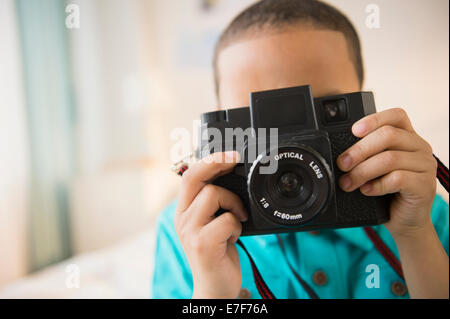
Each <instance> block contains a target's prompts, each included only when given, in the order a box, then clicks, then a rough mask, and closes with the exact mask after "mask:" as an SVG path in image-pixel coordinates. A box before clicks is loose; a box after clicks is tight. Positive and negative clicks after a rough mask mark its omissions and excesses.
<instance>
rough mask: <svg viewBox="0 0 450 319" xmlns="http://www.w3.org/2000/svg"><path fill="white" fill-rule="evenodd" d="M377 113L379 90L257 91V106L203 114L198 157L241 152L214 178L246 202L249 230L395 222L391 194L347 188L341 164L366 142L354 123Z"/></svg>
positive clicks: (246, 230)
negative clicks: (348, 152)
mask: <svg viewBox="0 0 450 319" xmlns="http://www.w3.org/2000/svg"><path fill="white" fill-rule="evenodd" d="M375 112H376V109H375V102H374V98H373V94H372V93H371V92H355V93H349V94H341V95H335V96H327V97H318V98H314V99H313V97H312V93H311V88H310V86H308V85H307V86H298V87H291V88H283V89H276V90H268V91H261V92H253V93H251V94H250V107H241V108H235V109H228V110H220V111H215V112H208V113H203V114H202V116H201V126H200V149H199V151H200V153H199V154H198V156H199V157H204V156H207V155H209V154H211V153H214V152H222V151H229V150H236V151H238V152H239V153H240V155H241V161H240V162H239V163H238V164H237V165H236V167H235V169H234V170H233V171H232V172H231V173H229V174H226V175H223V176H220V177H218V178H217V179H215V180H214V181H213V182H212V183H213V184H215V185H218V186H221V187H224V188H227V189H229V190H230V191H232V192H233V193H235V194H237V195H238V196H239V197H240V198H241V200H242V202H243V203H244V206H245V207H246V209H247V211H248V213H249V218H248V221H246V222H244V223H243V229H242V235H243V236H245V235H262V234H272V233H282V232H294V231H312V230H318V229H330V228H344V227H361V226H369V225H378V224H381V223H384V222H386V221H388V220H389V210H388V207H389V202H390V198H391V196H389V195H386V196H379V197H368V196H364V195H363V194H361V192H360V191H359V189H357V190H355V191H353V192H344V191H342V190H341V189H340V187H339V186H338V183H337V181H338V180H339V177H340V176H341V175H343V172H342V171H340V170H339V168H338V167H337V165H336V159H337V157H338V156H339V155H340V154H341V153H342V152H344V151H345V150H346V149H347V148H349V147H350V146H351V145H353V144H354V143H356V142H357V140H358V139H357V138H356V137H355V136H354V135H353V134H352V132H351V127H352V125H353V123H355V122H356V121H358V120H359V119H361V118H363V117H365V116H366V115H369V114H372V113H375ZM220 213H221V211H219V212H217V213H216V214H220Z"/></svg>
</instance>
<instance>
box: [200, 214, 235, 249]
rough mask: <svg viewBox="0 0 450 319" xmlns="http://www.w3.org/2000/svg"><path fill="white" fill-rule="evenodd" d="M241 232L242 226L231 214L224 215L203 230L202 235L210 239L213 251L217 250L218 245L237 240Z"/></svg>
mask: <svg viewBox="0 0 450 319" xmlns="http://www.w3.org/2000/svg"><path fill="white" fill-rule="evenodd" d="M241 232H242V224H241V223H240V222H239V220H238V219H237V218H236V216H235V215H233V214H232V213H230V212H226V213H223V214H222V215H220V216H219V217H217V218H215V219H214V220H213V221H212V222H210V223H209V224H207V225H205V226H204V227H203V228H202V230H201V233H202V235H204V236H205V237H204V238H207V239H208V241H209V242H210V244H211V247H212V248H213V249H217V245H219V244H221V243H222V244H226V243H227V241H228V240H229V239H230V238H231V237H233V238H236V239H237V238H238V237H239V236H240V235H241Z"/></svg>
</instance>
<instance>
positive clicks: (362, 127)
mask: <svg viewBox="0 0 450 319" xmlns="http://www.w3.org/2000/svg"><path fill="white" fill-rule="evenodd" d="M366 130H367V125H366V124H365V123H364V122H357V123H355V124H354V125H353V134H354V135H357V136H361V135H364V133H365V132H366Z"/></svg>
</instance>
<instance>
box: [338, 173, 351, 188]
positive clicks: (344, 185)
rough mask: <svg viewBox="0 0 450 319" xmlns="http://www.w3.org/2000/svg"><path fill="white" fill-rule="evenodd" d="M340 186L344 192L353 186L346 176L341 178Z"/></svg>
mask: <svg viewBox="0 0 450 319" xmlns="http://www.w3.org/2000/svg"><path fill="white" fill-rule="evenodd" d="M340 184H341V188H342V189H343V190H347V189H349V188H350V186H351V185H352V181H351V179H350V177H349V176H348V175H345V176H342V177H341V180H340Z"/></svg>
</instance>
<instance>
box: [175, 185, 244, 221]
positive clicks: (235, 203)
mask: <svg viewBox="0 0 450 319" xmlns="http://www.w3.org/2000/svg"><path fill="white" fill-rule="evenodd" d="M219 209H224V210H227V211H229V212H231V213H233V214H234V215H236V217H237V218H238V219H239V220H241V221H246V220H247V212H246V210H245V208H244V205H243V204H242V202H241V200H240V198H239V196H237V195H236V194H234V193H233V192H230V191H229V190H227V189H225V188H223V187H219V186H215V185H211V184H208V185H206V186H205V187H203V188H202V190H201V191H200V192H199V193H198V195H197V196H196V197H195V199H194V201H193V202H192V205H191V206H190V207H189V209H188V211H186V213H185V214H183V216H182V218H183V219H185V220H186V221H187V220H189V221H188V222H189V223H191V225H193V227H195V228H198V227H201V226H204V225H206V224H207V223H209V222H210V221H211V220H213V219H214V218H215V217H214V214H215V213H216V212H217V211H218V210H219Z"/></svg>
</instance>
